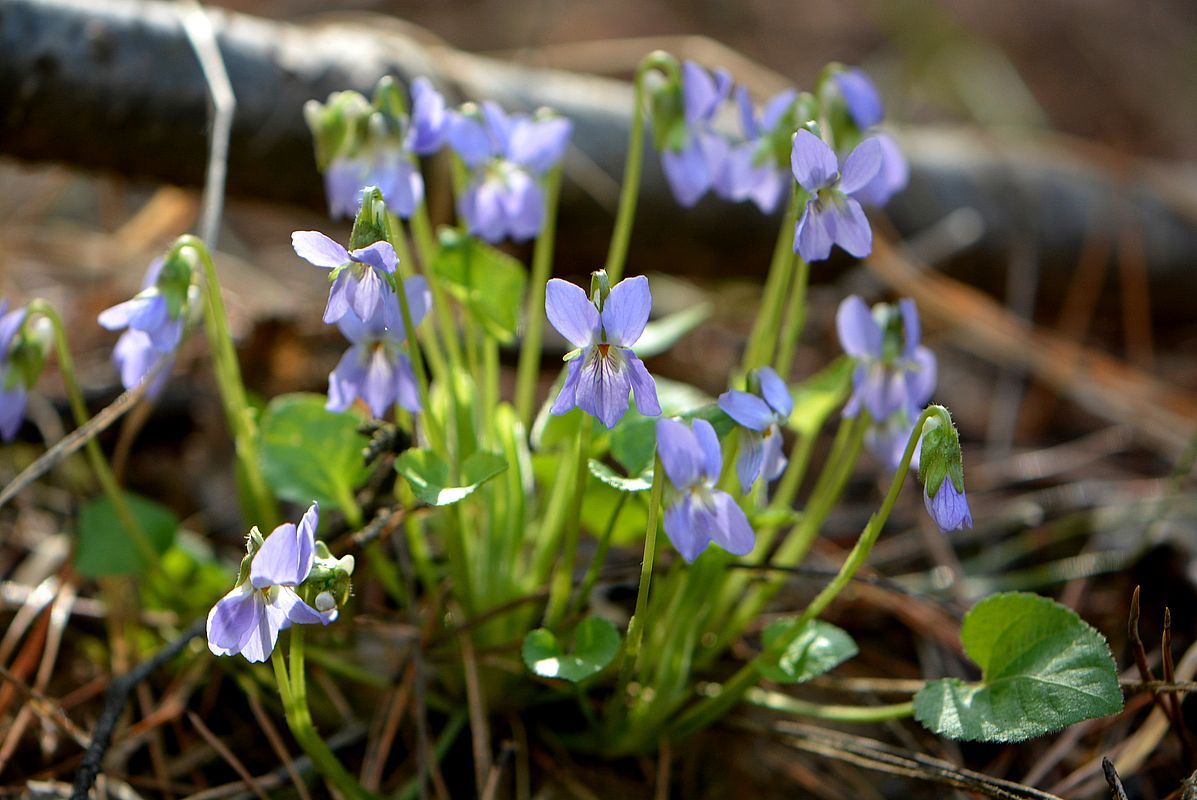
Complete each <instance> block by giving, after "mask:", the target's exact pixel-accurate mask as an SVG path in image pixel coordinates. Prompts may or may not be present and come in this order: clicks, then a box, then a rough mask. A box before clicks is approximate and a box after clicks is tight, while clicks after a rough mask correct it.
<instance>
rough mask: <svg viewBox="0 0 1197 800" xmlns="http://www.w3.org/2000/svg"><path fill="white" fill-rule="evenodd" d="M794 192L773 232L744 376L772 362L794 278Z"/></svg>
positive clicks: (796, 207)
mask: <svg viewBox="0 0 1197 800" xmlns="http://www.w3.org/2000/svg"><path fill="white" fill-rule="evenodd" d="M798 191H799V190H798V184H794V187H793V190H792V191H791V192H790V198H789V200H788V202H787V205H786V213H785V215H784V216H783V217H782V220H781V228H780V229H779V230H778V232H777V242H776V243H775V244H774V245H773V259H772V261H770V263H769V276H768V277H767V278H766V279H765V289H764V292H763V298H762V303H761V311H760V313H759V314H758V315H757V318H756V322H755V323H754V324H753V326H752V333H751V335H750V336H749V337H748V346H747V348H746V349H745V351H744V364H743V368H744V371H745V372H747V371H748V370H750V369H756V368H757V367H763V366H764V365H766V364H768V363H769V362H770V361H772V360H773V343H774V337H775V336H776V334H777V329H778V326H779V325H780V324H781V309H782V305H783V303H784V302H785V298H786V294H787V293H788V290H789V286H790V279H791V277H792V276H793V274H794V258H795V256H794V226H795V225H796V224H797V222H798Z"/></svg>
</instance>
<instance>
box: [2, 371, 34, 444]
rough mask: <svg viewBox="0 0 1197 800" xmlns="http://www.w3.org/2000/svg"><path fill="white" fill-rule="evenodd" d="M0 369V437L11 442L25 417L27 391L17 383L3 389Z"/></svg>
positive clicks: (5, 376)
mask: <svg viewBox="0 0 1197 800" xmlns="http://www.w3.org/2000/svg"><path fill="white" fill-rule="evenodd" d="M5 372H6V370H0V439H3V440H4V441H6V442H11V441H12V440H13V439H15V438H16V436H17V431H19V430H20V429H21V422H22V420H24V419H25V405H26V402H27V399H28V397H27V393H26V391H25V387H24V386H22V385H21V384H20V383H18V384H17V385H16V386H14V387H13V388H12V389H5V388H4V383H5V378H7V377H8V376H7V375H5V374H4V373H5Z"/></svg>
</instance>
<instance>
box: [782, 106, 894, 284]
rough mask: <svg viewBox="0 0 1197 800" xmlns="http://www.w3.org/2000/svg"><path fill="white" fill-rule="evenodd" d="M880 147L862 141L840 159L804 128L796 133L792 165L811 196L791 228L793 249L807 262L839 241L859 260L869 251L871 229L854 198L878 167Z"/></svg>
mask: <svg viewBox="0 0 1197 800" xmlns="http://www.w3.org/2000/svg"><path fill="white" fill-rule="evenodd" d="M881 158H882V153H881V145H880V144H878V143H877V141H876V140H875V139H865V140H864V141H863V142H861V143H860V144H858V145H857V146H856V148H855V149H854V150H853V151H852V152H851V153H849V154H848V157H847V158H845V159H844V163H843V165H842V167H841V165H840V163H839V160H838V159H837V158H836V155H835V151H833V150H832V149H831V148H830V147H828V146H827V143H826V142H824V141H823V140H822V139H820V138H819V137H818V136H815V135H814V134H813V133H811V132H810V131H808V130H806V129H805V128H802V129H800V130H799V131H798V132H797V133H796V134H794V149H793V151H792V154H791V156H790V167H791V170H792V171H793V173H794V178H795V179H796V180H797V181H798V184H799V185H800V186H801V187H802V188H803V189H805V190H806V191H807V193H808V194H809V195H810V199H808V200H807V201H806V208H805V209H804V210H803V212H802V218H801V219H799V220H798V223H797V225H796V226H795V227H794V252H795V253H798V254H799V255H800V256H802V258H803V260H805V261H807V262H808V263H809V262H813V261H822V260H823V259H825V258H827V257H828V256H829V255H831V248H832V245H837V244H838V245H839V246H840V247H842V248H843V249H844V250H845V251H847V252H848V253H850V254H852V255H854V256H856V257H857V258H864V257H865V256H867V255H868V254H869V253H871V252H872V251H873V231H872V229H871V228H870V227H869V220H868V218H866V217H865V213H864V209H862V208H861V207H860V203H859V202H858V201H857V200H856V199H855V198H854V197H853V195H854V194H856V193H857V192H859V191H860V190H861V189H863V188H865V187H866V186H867V185H868V184H869V182H870V181H872V180H873V178H874V177H875V176H876V175H877V171H878V170H879V169H881Z"/></svg>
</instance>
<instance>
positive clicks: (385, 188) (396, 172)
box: [324, 77, 447, 219]
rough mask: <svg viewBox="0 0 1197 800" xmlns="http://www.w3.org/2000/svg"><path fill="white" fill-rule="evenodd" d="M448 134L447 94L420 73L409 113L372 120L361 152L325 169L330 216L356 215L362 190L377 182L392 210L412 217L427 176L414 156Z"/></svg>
mask: <svg viewBox="0 0 1197 800" xmlns="http://www.w3.org/2000/svg"><path fill="white" fill-rule="evenodd" d="M361 102H362V104H363V105H364V103H365V101H364V100H362V101H361ZM386 119H387V117H383V116H381V115H380V114H378V113H377V112H374V114H373V116H371V120H372V121H373V120H386ZM388 127H389V128H392V129H393V130H387V128H388ZM446 135H447V116H446V113H445V99H444V98H443V97H442V96H441V95H440V93H439V92H437V91H436V89H433V88H432V84H431V83H429V81H428V79H427V78H423V77H420V78H416V79H415V80H414V81H412V84H411V114H410V116H399V117H398V119H397V120H396V121H393V122H392V123H391V124H390V125H386V124H385V123H384V124H383V125H381V126H373V125H372V126H371V127H370V128H369V134H368V136H367V138H368V141H367V142H366V143H365V144H363V145H362V146H361V147H360V148H358V149H357V151H356V152H353V153H351V154H341V155H338V156H336V157H334V158H333V159H332V161H331V162H330V163H329V165H328V168H327V169H326V170H325V171H324V190H325V194H327V195H328V213H329V216H331V217H332V218H333V219H339V218H346V219H352V218H353V217H355V216H356V215H357V211H358V209H359V208H360V207H361V204H362V189H364V188H365V187H367V186H377V187H378V188H379V190H380V191H381V192H382V196H383V199H384V200H385V201H386V204H387V208H388V209H389V210H390V211H391V212H392V213H394V214H395V215H396V216H399V217H402V218H403V219H407V218H408V217H410V216H411V215H412V214H413V213H414V212H415V210H416V206H418V205H419V204H420V203H421V202H423V200H424V178H423V176H422V175H421V174H420V167H419V164H418V163H417V162H416V158H415V157H416V156H421V155H430V154H432V153H435V152H436V151H437V150H439V149H440V148H441V146H442V145H443V144H444V143H445V137H446Z"/></svg>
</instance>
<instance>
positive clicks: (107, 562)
mask: <svg viewBox="0 0 1197 800" xmlns="http://www.w3.org/2000/svg"><path fill="white" fill-rule="evenodd" d="M125 502H126V504H127V505H128V506H129V513H130V514H132V515H133V519H135V520H136V521H137V524H138V526H139V527H140V528H141V531H142V533H144V534H145V537H146V539H147V540H148V542H149V545H150V546H151V547H152V548H154V551H155V552H157V553H158V554H159V555H161V554H163V553H165V552H166V550H167V548H169V547H170V546H171V544H173V543H174V541H175V533H176V531H177V530H178V528H179V521H178V520H177V519H176V518H175V515H174V512H172V511H171V510H170V509H169V508H167V507H166V506H163V505H159V504H158V503H155V502H154V501H153V500H147V499H146V498H144V497H139V496H138V495H135V494H131V493H129V492H125ZM145 568H146V563H145V559H143V558H142V555H141V551H140V550H139V549H138V547H137V543H136V542H135V541H134V540H133V539H132V538H130V535H129V533H128V532H127V531H126V530H125V528H124V525H122V524H121V520H120V517H119V516H117V513H116V510H115V509H114V508H113V507H112V501H110V500H109V499H108V498H107V497H96V498H94V499H92V500H88V501H87V502H86V503H84V504H83V505H82V507H81V508H80V509H79V549H78V550H76V551H75V569H77V570H79V572H80V573H82V574H83V575H86V576H88V577H89V578H98V577H100V576H103V575H129V574H134V573H139V572H142V571H144V570H145Z"/></svg>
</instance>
